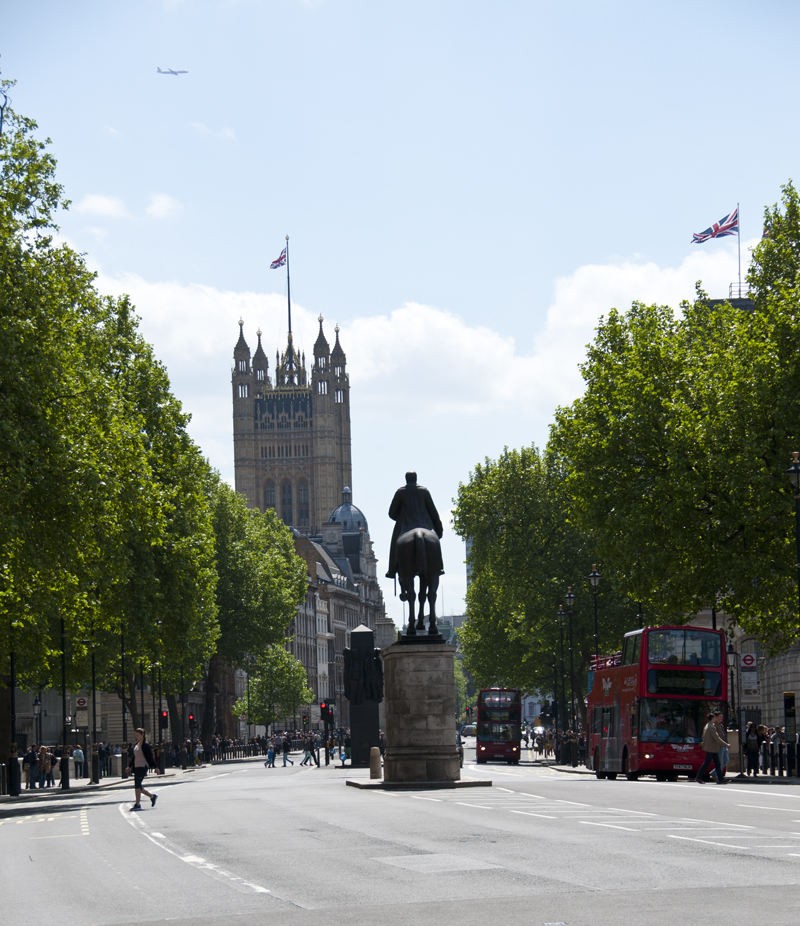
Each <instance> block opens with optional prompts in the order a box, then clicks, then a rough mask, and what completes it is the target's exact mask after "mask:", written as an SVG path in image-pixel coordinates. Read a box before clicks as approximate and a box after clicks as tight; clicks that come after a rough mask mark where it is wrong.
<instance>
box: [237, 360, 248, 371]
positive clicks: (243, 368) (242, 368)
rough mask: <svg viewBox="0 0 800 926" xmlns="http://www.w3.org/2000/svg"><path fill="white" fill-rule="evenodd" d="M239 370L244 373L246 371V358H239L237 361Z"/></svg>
mask: <svg viewBox="0 0 800 926" xmlns="http://www.w3.org/2000/svg"><path fill="white" fill-rule="evenodd" d="M239 372H240V373H246V372H247V361H246V360H240V361H239Z"/></svg>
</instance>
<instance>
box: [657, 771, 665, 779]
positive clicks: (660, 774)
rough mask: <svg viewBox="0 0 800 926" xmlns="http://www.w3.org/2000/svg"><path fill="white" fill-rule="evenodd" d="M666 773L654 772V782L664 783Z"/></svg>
mask: <svg viewBox="0 0 800 926" xmlns="http://www.w3.org/2000/svg"><path fill="white" fill-rule="evenodd" d="M666 780H667V773H666V772H656V781H666Z"/></svg>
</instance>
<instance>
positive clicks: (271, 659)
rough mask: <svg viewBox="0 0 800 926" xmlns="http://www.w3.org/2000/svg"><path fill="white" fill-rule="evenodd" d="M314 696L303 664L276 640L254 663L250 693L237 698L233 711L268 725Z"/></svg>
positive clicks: (309, 700)
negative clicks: (276, 642)
mask: <svg viewBox="0 0 800 926" xmlns="http://www.w3.org/2000/svg"><path fill="white" fill-rule="evenodd" d="M313 700H314V692H313V691H312V690H311V689H310V688H309V687H308V679H307V678H306V673H305V669H304V668H303V666H302V664H301V663H300V662H299V661H298V660H297V659H295V658H294V656H292V654H291V653H290V652H288V651H287V650H286V648H285V647H283V646H281V645H279V644H276V645H274V646H270V647H269V648H268V649H267V650H266V651H265V652H264V653H262V655H261V656H260V657H259V658H258V659H257V660H256V661H255V663H254V664H253V665H252V666H251V667H250V682H249V694H246V695H245V696H244V697H243V698H240V699H239V700H238V701H237V702H236V704H235V705H234V706H233V712H234V714H238V715H239V716H247V717H248V718H249V722H250V723H253V724H258V725H259V726H266V727H268V726H270V724H274V723H276V722H277V721H278V720H282V719H284V718H286V717H290V716H291V715H292V714H293V713H294V712H295V711H296V710H297V709H298V708H299V707H302V706H303V705H305V704H311V702H312V701H313Z"/></svg>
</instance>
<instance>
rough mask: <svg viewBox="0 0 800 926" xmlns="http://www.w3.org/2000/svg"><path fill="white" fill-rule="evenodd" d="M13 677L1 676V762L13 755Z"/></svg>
mask: <svg viewBox="0 0 800 926" xmlns="http://www.w3.org/2000/svg"><path fill="white" fill-rule="evenodd" d="M11 741H12V732H11V678H10V677H9V676H8V675H4V676H2V677H0V762H4V763H6V764H8V759H9V756H10V755H11Z"/></svg>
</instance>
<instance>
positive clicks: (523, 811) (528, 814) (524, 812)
mask: <svg viewBox="0 0 800 926" xmlns="http://www.w3.org/2000/svg"><path fill="white" fill-rule="evenodd" d="M511 813H521V814H522V815H523V816H525V817H542V818H543V819H544V820H557V819H558V817H550V816H548V815H547V814H546V813H532V812H531V811H530V810H512V811H511Z"/></svg>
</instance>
